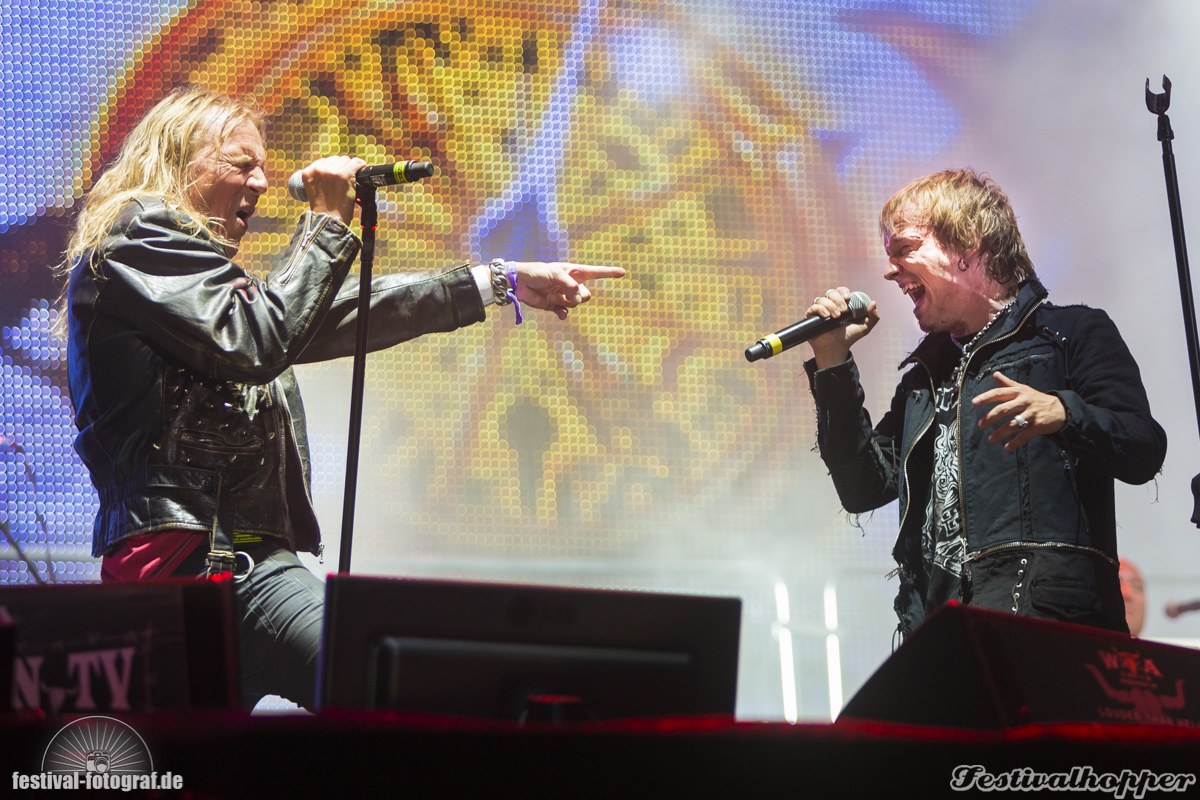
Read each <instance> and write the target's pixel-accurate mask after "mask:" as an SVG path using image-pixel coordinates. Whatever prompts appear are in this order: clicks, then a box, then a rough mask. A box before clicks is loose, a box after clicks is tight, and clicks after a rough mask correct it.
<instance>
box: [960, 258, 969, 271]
mask: <svg viewBox="0 0 1200 800" xmlns="http://www.w3.org/2000/svg"><path fill="white" fill-rule="evenodd" d="M968 269H970V266H969V265H968V264H967V262H966V259H962V258H960V259H959V260H958V271H959V272H966V271H967V270H968Z"/></svg>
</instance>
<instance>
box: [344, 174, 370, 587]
mask: <svg viewBox="0 0 1200 800" xmlns="http://www.w3.org/2000/svg"><path fill="white" fill-rule="evenodd" d="M357 186H358V205H359V209H360V210H359V221H360V223H361V224H362V251H361V252H360V255H359V276H358V320H357V327H356V328H355V339H354V372H353V375H352V376H351V379H350V432H349V435H348V437H347V439H346V488H345V493H344V494H343V497H342V543H341V548H340V550H339V554H338V572H340V573H343V574H345V573H348V572H350V550H351V548H352V547H353V543H354V504H355V502H356V499H357V493H358V449H359V441H360V439H361V438H362V416H363V385H364V383H365V378H366V374H367V336H368V327H367V325H368V322H369V318H370V314H371V267H372V265H373V264H374V262H375V228H376V226H377V225H378V224H379V211H378V208H377V207H376V205H375V187H374V186H370V185H367V184H363V183H359V184H357Z"/></svg>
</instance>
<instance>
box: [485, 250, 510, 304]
mask: <svg viewBox="0 0 1200 800" xmlns="http://www.w3.org/2000/svg"><path fill="white" fill-rule="evenodd" d="M488 269H490V270H491V271H492V297H493V299H494V300H495V302H496V305H498V306H506V305H509V304H510V303H512V297H510V296H509V293H510V292H511V291H512V285H511V284H509V282H508V262H507V261H505V260H504V259H503V258H493V259H492V260H491V261H489V262H488Z"/></svg>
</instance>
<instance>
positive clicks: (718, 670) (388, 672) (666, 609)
mask: <svg viewBox="0 0 1200 800" xmlns="http://www.w3.org/2000/svg"><path fill="white" fill-rule="evenodd" d="M325 586H326V588H325V592H326V608H325V628H324V640H323V651H322V656H321V669H320V679H319V682H320V686H319V696H320V702H321V706H322V708H363V709H395V710H401V711H407V712H414V713H422V714H437V715H452V716H457V717H470V718H483V719H498V720H512V721H520V720H521V719H522V718H523V717H524V716H525V715H526V714H529V713H530V709H531V708H535V709H536V708H541V709H542V711H541V712H536V713H545V714H547V715H548V717H550V718H552V717H553V715H554V714H555V713H557V712H555V711H553V709H554V707H555V706H556V705H557V704H559V703H568V704H569V708H570V709H572V710H571V711H569V712H568V713H567V714H566V715H565V716H567V717H568V718H578V719H589V720H611V719H625V718H637V717H662V716H689V715H707V716H728V717H731V718H732V716H733V714H734V707H735V703H736V697H737V665H738V636H739V632H740V628H741V600H740V599H738V598H733V597H711V596H698V595H680V594H660V593H650V592H633V591H620V590H607V589H582V588H565V587H552V586H526V585H514V584H500V583H475V582H460V581H445V580H419V579H408V578H376V577H357V576H345V575H331V576H330V577H329V579H328V580H327V582H326V585H325ZM547 704H549V705H548V706H547ZM547 708H549V709H550V710H549V711H547Z"/></svg>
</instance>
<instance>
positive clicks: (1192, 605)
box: [1163, 600, 1200, 619]
mask: <svg viewBox="0 0 1200 800" xmlns="http://www.w3.org/2000/svg"><path fill="white" fill-rule="evenodd" d="M1192 611H1200V600H1189V601H1187V602H1180V601H1178V600H1172V601H1171V602H1169V603H1167V607H1166V608H1164V609H1163V613H1165V614H1166V615H1167V616H1168V617H1170V618H1171V619H1175V618H1176V617H1178V616H1179V615H1180V614H1188V613H1190V612H1192Z"/></svg>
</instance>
